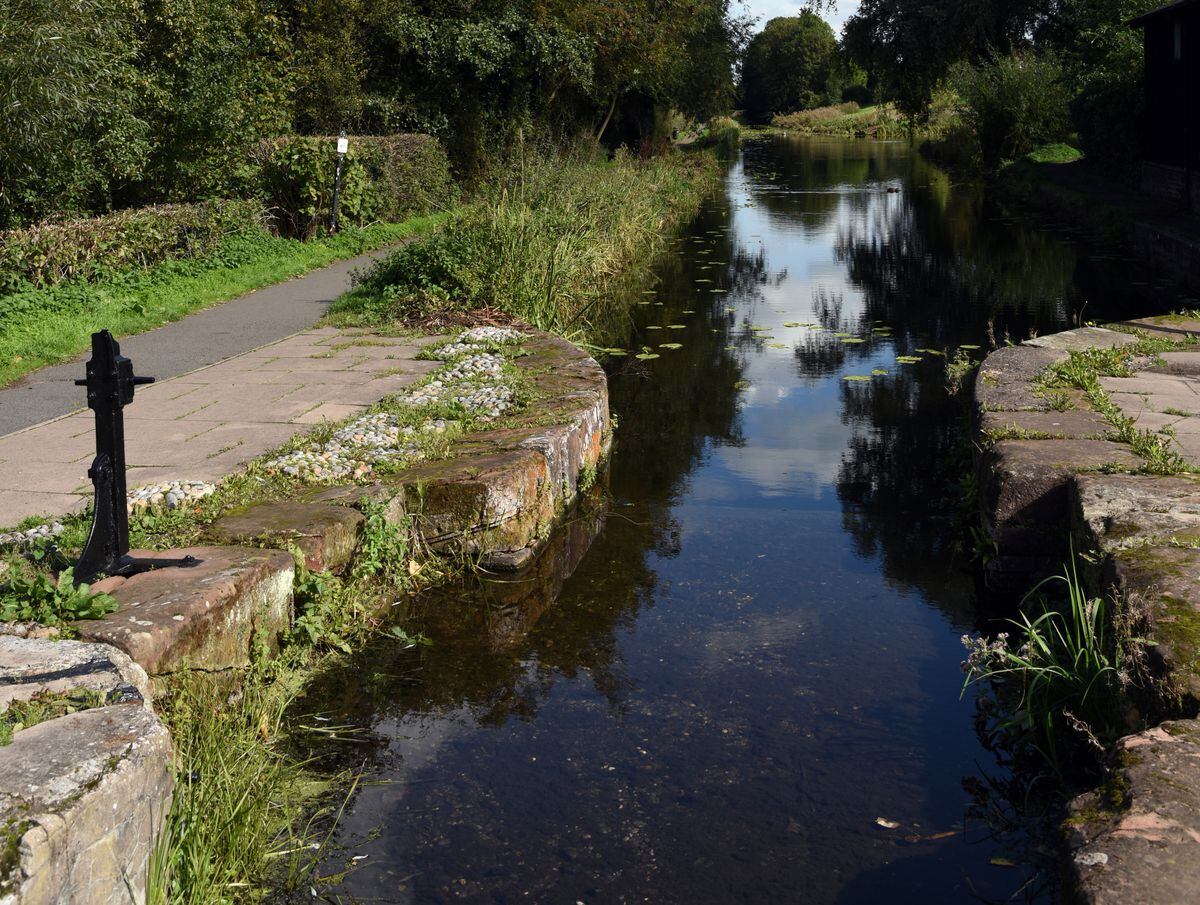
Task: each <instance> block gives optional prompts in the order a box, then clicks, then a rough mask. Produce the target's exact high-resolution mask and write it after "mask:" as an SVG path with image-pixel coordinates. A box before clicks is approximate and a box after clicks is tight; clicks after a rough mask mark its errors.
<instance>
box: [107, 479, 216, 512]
mask: <svg viewBox="0 0 1200 905" xmlns="http://www.w3.org/2000/svg"><path fill="white" fill-rule="evenodd" d="M216 489H217V487H216V485H215V484H209V483H208V482H207V481H164V482H163V483H161V484H147V485H146V486H145V487H139V488H137V489H136V490H132V491H130V493H129V512H130V514H131V515H132V514H133V513H135V512H141V511H146V510H171V509H179V508H180V507H181V506H185V505H188V504H189V503H198V502H199V501H200V500H202V499H204V498H205V497H206V496H209V495H210V494H212V493H214V492H216Z"/></svg>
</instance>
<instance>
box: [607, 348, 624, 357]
mask: <svg viewBox="0 0 1200 905" xmlns="http://www.w3.org/2000/svg"><path fill="white" fill-rule="evenodd" d="M607 352H608V354H609V355H617V356H621V355H628V354H629V353H628V352H626V351H625V350H624V349H608V350H607Z"/></svg>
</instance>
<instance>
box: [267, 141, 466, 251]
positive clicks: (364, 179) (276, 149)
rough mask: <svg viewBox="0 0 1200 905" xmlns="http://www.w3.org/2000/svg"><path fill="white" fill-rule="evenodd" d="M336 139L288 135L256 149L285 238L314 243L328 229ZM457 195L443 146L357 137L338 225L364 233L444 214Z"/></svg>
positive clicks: (270, 203) (346, 169) (273, 211)
mask: <svg viewBox="0 0 1200 905" xmlns="http://www.w3.org/2000/svg"><path fill="white" fill-rule="evenodd" d="M336 147H337V139H336V138H333V137H331V136H296V135H289V136H283V137H281V138H275V139H270V140H267V141H264V142H263V143H262V144H261V146H260V148H259V160H258V163H259V166H260V168H261V172H262V179H263V190H264V197H265V199H266V202H267V205H268V207H269V209H270V212H271V215H272V217H273V218H274V220H275V223H276V226H277V228H278V229H279V230H280V231H281V232H283V233H284V234H285V235H290V236H298V237H300V238H309V237H311V236H312V235H313V234H314V233H315V232H316V231H317V230H318V229H320V228H322V227H325V226H327V225H328V223H329V217H330V211H331V209H332V207H333V182H334V169H335V164H336V158H337V151H336ZM453 193H454V180H453V178H452V177H451V175H450V163H449V161H448V159H447V157H446V152H445V150H444V149H443V147H442V145H441V144H440V143H439V142H438V141H437V139H435V138H431V137H430V136H428V135H417V134H398V135H356V136H351V137H350V148H349V151H348V152H347V154H346V159H345V161H344V163H343V166H342V189H341V196H340V199H339V202H338V219H339V221H340V223H342V224H354V225H357V226H362V225H364V224H366V223H369V222H371V221H374V220H389V221H398V220H403V219H404V218H405V217H408V216H411V215H413V214H417V213H425V212H427V211H430V210H432V209H436V208H439V207H444V206H445V205H446V204H447V203H448V202H449V201H450V200H451V198H452V196H453Z"/></svg>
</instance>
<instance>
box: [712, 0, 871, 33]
mask: <svg viewBox="0 0 1200 905" xmlns="http://www.w3.org/2000/svg"><path fill="white" fill-rule="evenodd" d="M738 6H740V7H742V9H744V10H745V11H746V12H748V13H749V14H750V15H752V16H757V17H758V20H759V21H758V25H757V26H756V30H757V29H761V28H762V27H763V25H765V24H766V22H767V20H768V19H774V18H775V17H776V16H795V15H798V14H799V12H800V10H802V9H804V3H803V2H802V0H734V3H733V7H734V10H735V11H736V9H737V7H738ZM857 8H858V0H838V2H837V8H836V10H834V11H833V12H832V13H824V14H823V15H824V17H825V19H826V21H828V22H829V24H830V25H832V26H833V30H834V32H835V33H836V34H837V35H838V36H839V37H840V36H841V34H842V25H843V24H844V23H845V21H846V20H847V19H848V18H850V17H851V16H852V15H854V11H855V10H856V9H857Z"/></svg>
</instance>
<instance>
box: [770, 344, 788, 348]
mask: <svg viewBox="0 0 1200 905" xmlns="http://www.w3.org/2000/svg"><path fill="white" fill-rule="evenodd" d="M767 348H768V349H786V348H787V345H786V344H784V343H767Z"/></svg>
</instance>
